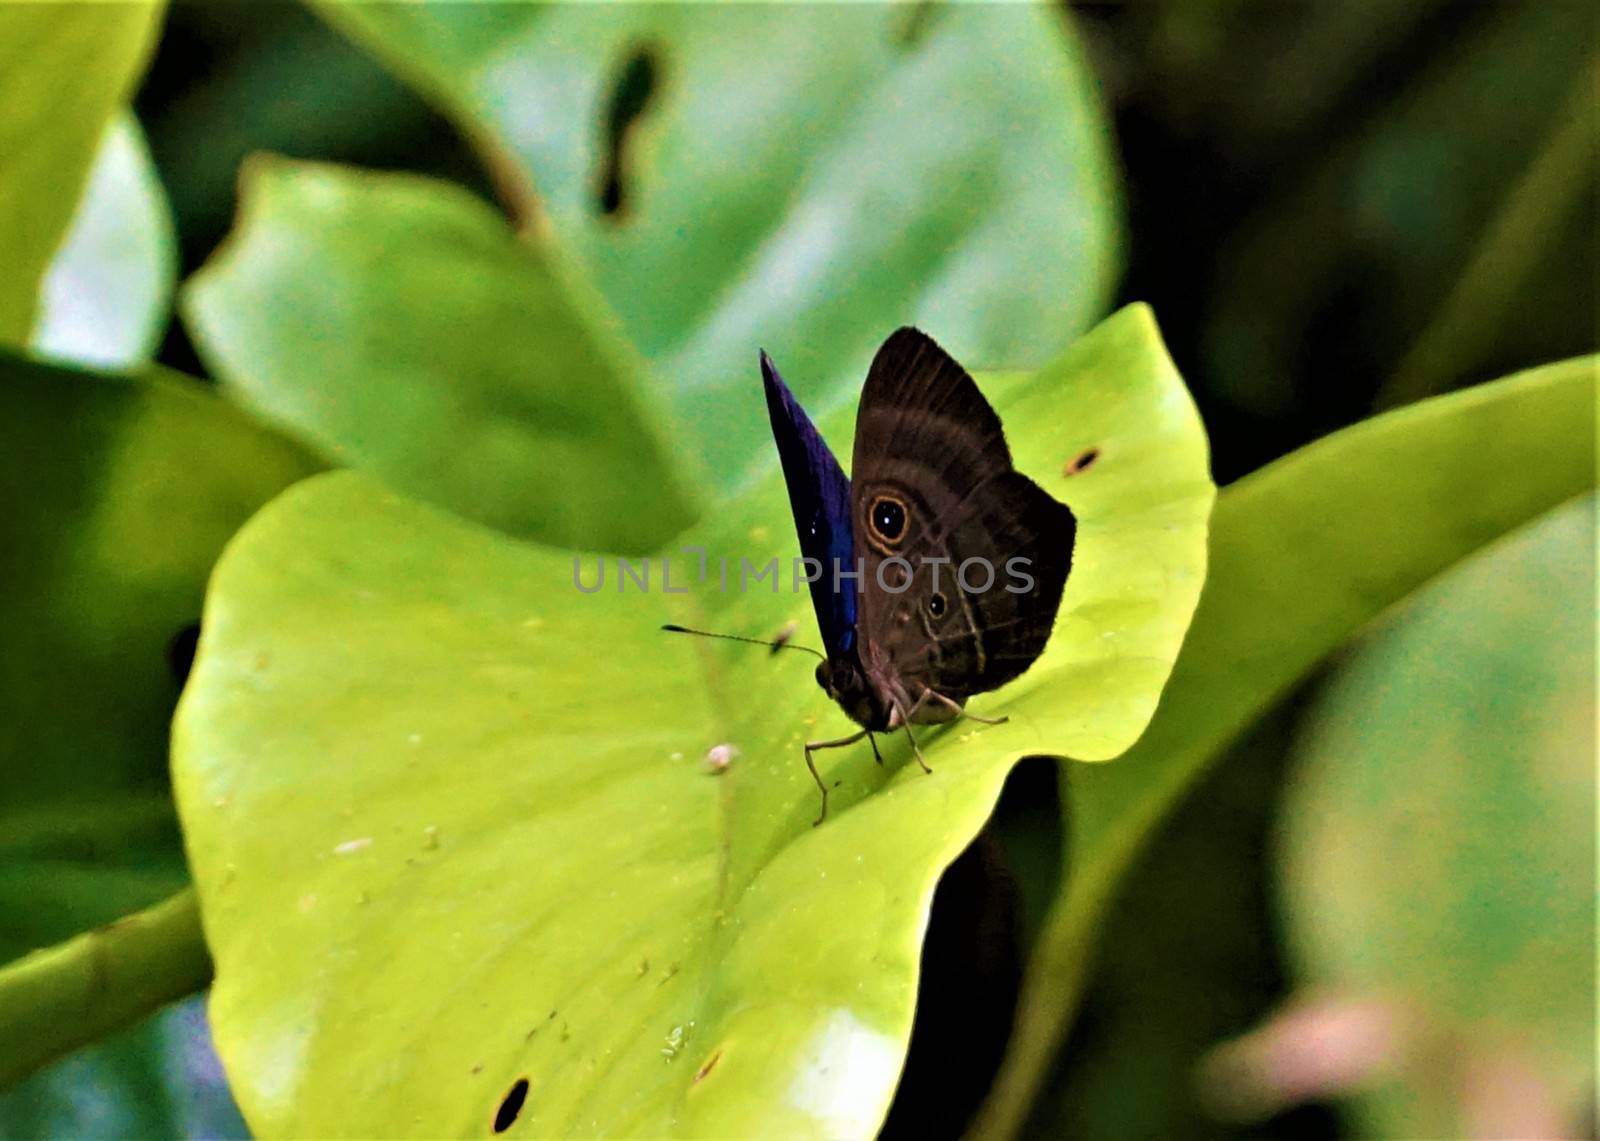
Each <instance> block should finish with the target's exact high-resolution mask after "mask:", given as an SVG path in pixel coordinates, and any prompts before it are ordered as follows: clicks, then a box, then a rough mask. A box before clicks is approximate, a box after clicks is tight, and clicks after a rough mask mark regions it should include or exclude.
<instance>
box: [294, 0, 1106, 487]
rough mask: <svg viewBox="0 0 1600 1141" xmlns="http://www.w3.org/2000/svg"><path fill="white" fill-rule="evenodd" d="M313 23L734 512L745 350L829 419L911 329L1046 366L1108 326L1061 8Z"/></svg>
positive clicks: (746, 388) (656, 11)
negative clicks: (361, 58)
mask: <svg viewBox="0 0 1600 1141" xmlns="http://www.w3.org/2000/svg"><path fill="white" fill-rule="evenodd" d="M317 7H318V10H319V11H320V12H321V13H322V14H323V15H324V16H326V17H327V19H328V20H329V21H330V22H332V23H333V24H335V25H336V26H337V27H339V28H341V29H342V30H344V31H345V32H347V33H348V34H349V35H350V36H351V37H352V38H353V39H355V40H356V41H357V42H358V43H361V44H363V45H365V46H367V47H369V48H370V49H371V50H373V51H374V52H375V53H377V54H378V55H380V56H381V57H382V58H384V59H385V60H387V61H388V62H389V63H390V65H391V66H392V67H393V68H394V69H395V70H396V71H397V72H398V73H399V74H401V75H402V76H406V77H409V78H410V79H411V80H412V81H413V82H414V83H415V84H416V85H417V86H418V87H419V88H420V89H422V90H423V91H424V92H426V93H427V94H428V95H430V96H431V97H432V98H433V99H434V100H435V101H436V102H437V103H438V104H439V105H440V106H441V107H442V108H443V109H444V110H445V111H446V113H447V114H449V115H451V116H452V117H453V118H454V119H455V120H456V121H457V122H458V123H459V124H460V125H461V127H462V130H463V131H464V132H465V133H466V134H467V135H468V137H470V138H472V139H474V140H476V141H478V142H479V143H480V144H481V146H482V148H483V150H484V151H485V154H486V157H487V159H488V161H489V163H490V165H491V167H492V172H493V173H494V174H495V176H496V178H497V182H498V184H499V185H500V186H501V187H502V192H503V196H504V197H505V198H506V199H507V201H508V204H509V205H510V206H511V208H512V210H513V213H514V214H516V215H517V216H518V218H519V220H520V221H521V222H522V223H523V224H524V225H525V227H526V229H527V230H528V231H529V232H530V233H532V234H535V235H544V234H546V233H547V232H548V229H549V228H553V229H554V232H555V234H556V236H557V237H558V238H559V240H560V242H561V244H562V245H563V247H564V248H566V249H568V250H570V251H571V252H572V253H573V255H574V257H575V260H576V261H577V263H578V264H579V265H581V266H582V267H583V269H584V270H585V272H586V273H587V274H588V275H589V276H590V277H591V279H592V280H593V281H594V283H595V284H596V285H597V286H598V288H599V290H600V292H601V293H602V294H603V295H604V296H605V297H606V299H607V301H608V302H609V303H610V305H611V307H612V308H613V309H614V310H615V311H616V312H617V314H618V315H619V316H620V318H621V320H622V324H623V327H624V329H625V330H626V331H627V334H628V336H629V337H630V338H631V339H632V341H633V343H634V344H635V345H637V346H638V348H639V350H640V351H641V352H642V353H643V355H644V356H645V357H646V358H647V359H648V360H649V361H650V363H651V364H652V365H653V366H654V368H655V369H656V371H657V372H658V373H659V374H660V375H661V376H662V377H663V378H664V379H665V380H666V382H667V385H668V388H669V390H670V392H671V395H672V399H673V401H674V407H675V410H676V411H677V413H678V420H679V424H680V426H681V428H682V430H684V431H686V432H688V433H690V434H691V436H692V438H693V441H694V448H693V450H694V451H695V452H696V453H698V454H702V455H704V457H705V458H706V461H707V463H708V465H709V469H710V472H711V476H712V478H713V479H714V480H715V481H716V482H717V484H718V485H719V486H721V487H723V488H728V487H732V486H734V485H735V484H737V483H738V482H739V481H740V479H741V477H742V476H744V475H745V474H746V472H747V471H749V470H753V469H760V468H764V466H765V458H766V455H767V449H768V447H769V444H768V442H767V439H766V425H765V420H764V418H763V416H762V411H763V410H762V407H761V399H760V395H759V393H758V392H757V391H756V390H755V389H754V388H753V387H752V386H751V385H750V384H749V383H748V376H749V369H750V361H751V354H752V350H753V346H754V345H756V344H760V345H764V346H765V347H766V348H768V349H769V350H771V351H772V353H773V354H774V356H775V357H776V358H777V359H778V360H781V361H783V362H785V365H784V368H785V376H786V377H789V378H792V383H793V385H794V387H795V389H796V391H797V392H798V393H799V394H800V396H801V398H802V399H803V400H804V401H805V402H806V403H807V404H808V405H809V406H811V407H813V408H815V409H817V410H818V411H820V412H827V411H829V410H831V409H836V408H839V407H842V406H844V405H846V404H850V403H853V399H854V394H855V393H856V392H857V391H858V386H859V384H860V380H861V377H862V375H863V372H864V369H865V367H866V364H867V361H868V359H869V358H870V355H871V353H872V351H873V350H874V349H875V348H876V347H877V344H878V342H879V341H880V340H881V339H882V337H883V335H884V331H885V330H887V329H892V328H894V327H895V326H896V325H899V324H903V323H906V322H916V323H918V324H921V325H923V326H924V327H925V328H929V329H933V330H935V331H937V334H938V336H939V338H940V339H941V341H942V342H943V343H944V344H945V345H946V347H947V348H949V349H950V350H951V351H952V352H953V353H954V354H955V356H956V357H957V359H960V360H962V361H966V362H968V363H969V364H971V365H972V366H975V367H980V368H1001V367H1035V366H1038V365H1040V364H1042V363H1044V361H1046V360H1047V359H1049V358H1050V356H1051V355H1052V354H1053V353H1055V352H1056V351H1058V350H1059V349H1060V348H1061V347H1062V346H1063V345H1064V344H1065V343H1066V342H1067V341H1069V340H1070V339H1071V338H1072V336H1073V335H1074V334H1075V333H1077V332H1080V331H1081V330H1083V329H1084V328H1086V327H1087V326H1088V325H1089V324H1090V323H1091V322H1092V321H1094V320H1095V319H1096V318H1097V317H1098V316H1099V315H1100V314H1101V313H1102V312H1103V311H1104V307H1105V306H1106V304H1107V302H1108V300H1109V297H1110V294H1111V289H1112V286H1113V277H1114V262H1115V256H1116V255H1115V248H1116V244H1117V234H1116V231H1117V214H1116V208H1115V204H1114V201H1115V191H1114V182H1115V176H1114V174H1113V173H1112V159H1111V154H1110V149H1109V144H1108V136H1107V132H1106V128H1105V125H1104V123H1103V120H1102V117H1101V114H1100V110H1099V107H1098V105H1097V102H1096V98H1095V94H1094V82H1093V79H1092V77H1091V75H1090V73H1089V71H1088V69H1087V67H1086V66H1085V64H1084V61H1083V58H1082V56H1081V54H1080V52H1079V50H1078V48H1077V45H1076V42H1075V40H1074V39H1073V37H1072V36H1071V34H1070V31H1069V29H1068V28H1067V27H1066V26H1065V25H1064V23H1063V17H1062V16H1061V14H1060V13H1059V12H1058V11H1056V10H1054V9H1052V8H1049V7H1046V6H1043V5H1032V6H1003V7H981V8H978V7H966V6H959V5H952V6H932V5H926V6H922V5H919V6H887V5H828V4H789V5H777V4H774V5H736V6H720V7H715V8H711V7H696V6H692V5H661V4H627V5H620V4H619V5H605V6H589V5H541V6H513V5H479V6H469V5H460V4H436V5H406V6H399V5H345V4H319V5H317ZM535 191H537V200H536V199H535ZM613 207H614V208H613Z"/></svg>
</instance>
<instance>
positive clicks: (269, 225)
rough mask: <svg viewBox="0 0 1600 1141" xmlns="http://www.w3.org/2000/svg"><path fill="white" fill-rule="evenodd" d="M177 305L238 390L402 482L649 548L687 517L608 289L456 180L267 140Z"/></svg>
mask: <svg viewBox="0 0 1600 1141" xmlns="http://www.w3.org/2000/svg"><path fill="white" fill-rule="evenodd" d="M184 307H185V311H186V313H187V315H188V317H189V324H190V327H191V328H192V329H193V330H194V331H195V336H196V340H197V343H198V345H199V347H200V348H201V349H202V351H204V352H205V355H206V357H207V359H208V360H209V362H210V363H211V364H212V366H213V368H214V369H215V371H216V372H218V373H219V374H220V375H221V376H222V377H223V378H224V383H225V386H226V387H227V388H229V389H231V390H232V391H233V392H235V393H236V394H237V395H238V396H239V397H240V399H241V400H242V402H244V403H246V404H248V405H250V406H251V407H254V408H256V409H259V410H260V411H261V412H263V413H265V414H266V415H267V416H268V417H270V418H272V419H274V420H276V421H278V422H280V423H282V424H285V425H288V426H290V427H291V428H292V429H293V430H295V431H296V432H298V433H299V434H300V435H301V436H303V437H304V438H305V439H307V440H308V441H310V442H312V443H314V444H315V445H316V446H318V447H319V448H320V449H322V450H323V451H324V452H325V453H326V454H328V455H330V456H333V457H336V458H337V459H338V460H339V461H341V462H342V463H344V464H347V465H350V466H353V467H358V468H362V469H364V470H370V471H372V472H374V473H375V474H377V475H378V476H380V477H381V478H383V479H384V480H386V481H387V482H388V483H390V484H391V485H392V486H393V487H395V488H396V489H398V490H400V491H403V492H406V493H407V494H410V495H413V496H416V497H417V498H420V499H423V500H426V501H429V502H432V503H436V504H440V505H442V506H445V507H449V508H450V509H452V510H454V511H457V512H458V513H460V514H462V515H465V516H467V517H468V518H471V519H476V520H478V521H480V522H485V523H489V524H491V525H493V526H497V527H500V528H502V529H504V530H507V531H510V532H512V533H513V534H516V535H521V536H527V537H533V538H536V539H540V540H542V541H545V542H551V543H556V544H563V545H570V546H587V547H592V548H594V549H598V550H622V551H642V550H649V549H650V548H651V547H653V546H654V545H655V544H657V543H661V542H664V541H665V540H666V539H667V538H669V537H670V536H672V535H675V534H677V533H678V532H679V531H681V530H682V529H683V528H684V527H685V526H687V525H688V523H689V522H690V520H691V518H692V512H691V506H690V500H689V491H688V488H689V487H690V486H692V483H693V481H692V480H691V479H689V478H686V476H685V469H686V468H687V466H688V465H687V463H686V462H685V461H684V460H682V459H680V458H679V457H677V456H675V455H673V454H672V452H671V450H670V445H669V444H668V443H667V439H666V426H665V424H664V422H663V419H664V418H663V417H662V415H661V413H660V412H659V410H657V409H655V408H654V407H653V406H652V403H651V401H650V400H649V398H648V397H649V393H648V391H647V388H646V386H645V385H644V384H643V383H641V374H642V365H641V362H639V361H638V360H637V359H636V358H635V356H634V355H633V353H632V351H631V349H630V348H629V347H628V346H627V344H626V342H624V341H622V340H621V338H620V337H619V336H618V335H617V332H616V330H615V327H614V326H615V322H614V320H613V319H611V318H609V317H608V316H607V314H606V312H605V306H604V304H603V303H602V302H601V301H600V300H599V299H598V298H596V297H594V296H592V295H591V294H590V293H589V292H588V291H587V290H586V289H585V288H584V287H583V283H582V282H581V280H579V279H577V278H575V277H574V276H573V275H572V274H571V273H570V272H569V271H568V270H567V268H566V267H565V266H564V265H563V263H562V259H561V257H560V255H559V253H558V252H557V251H556V250H554V249H550V248H548V247H546V246H533V245H525V244H523V243H521V242H518V241H516V240H515V239H514V238H513V237H512V234H511V231H510V229H509V228H508V227H507V226H506V224H505V222H504V220H502V219H501V218H500V217H499V216H498V215H496V214H495V212H494V211H493V210H491V209H490V208H489V207H488V206H486V205H485V204H483V203H482V202H480V201H478V200H477V199H476V198H474V197H473V196H472V195H471V194H469V193H467V192H466V191H464V190H461V189H460V188H458V187H455V186H452V185H450V184H448V183H443V182H436V181H433V180H431V179H424V178H419V177H416V176H412V175H395V174H375V173H370V172H363V171H358V170H354V169H350V168H343V167H336V166H326V165H320V164H310V163H296V162H289V161H285V160H281V159H271V158H260V159H257V160H256V161H255V162H253V163H252V164H251V165H250V166H249V168H248V169H247V172H246V176H245V180H244V201H243V207H242V210H241V217H240V222H239V227H238V229H237V231H236V232H235V234H234V235H233V238H232V239H231V240H230V242H229V243H228V244H227V245H226V246H224V247H223V251H222V253H221V254H220V255H219V256H218V257H217V258H216V259H214V260H213V261H212V262H211V263H210V264H209V265H208V266H207V267H206V268H204V269H202V270H201V271H200V273H198V274H196V275H195V277H194V278H193V279H191V280H190V282H189V283H188V284H187V285H186V286H185V289H184Z"/></svg>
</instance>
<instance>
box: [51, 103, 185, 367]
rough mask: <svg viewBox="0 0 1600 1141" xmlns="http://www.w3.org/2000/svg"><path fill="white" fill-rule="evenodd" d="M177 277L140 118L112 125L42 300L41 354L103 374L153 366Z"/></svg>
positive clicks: (173, 245) (167, 218) (168, 221)
mask: <svg viewBox="0 0 1600 1141" xmlns="http://www.w3.org/2000/svg"><path fill="white" fill-rule="evenodd" d="M177 277H178V248H177V238H176V236H175V235H174V233H173V229H172V215H171V212H170V211H169V209H168V207H167V199H166V193H165V192H164V191H163V190H162V188H161V182H160V180H159V179H158V178H157V177H156V169H155V164H154V163H153V162H152V160H151V158H150V151H149V149H148V148H147V147H146V145H145V140H144V133H143V132H142V131H141V130H140V129H139V121H138V120H137V119H135V118H134V117H133V113H132V112H131V111H127V110H124V111H123V112H122V113H121V114H120V115H118V116H117V117H116V118H114V119H112V120H111V122H110V123H109V124H107V126H106V131H105V137H104V138H103V139H102V140H101V143H100V153H99V155H98V156H97V157H96V158H95V163H94V169H93V170H92V171H91V172H90V175H89V186H88V189H87V190H85V191H84V195H83V198H82V200H81V201H80V202H79V203H78V212H77V214H76V216H74V218H73V220H72V225H71V228H70V229H69V230H68V231H67V236H66V240H65V241H64V242H63V243H62V246H61V249H60V251H59V252H58V253H57V254H56V257H55V260H54V261H53V262H51V264H50V269H49V272H47V273H46V274H45V278H44V283H43V287H42V291H41V294H40V298H39V313H38V319H37V321H36V322H35V324H34V327H33V337H32V340H31V347H32V348H33V350H34V351H35V352H36V353H40V354H43V355H45V356H52V357H58V358H61V359H64V360H71V361H76V362H78V363H81V364H86V365H93V366H98V367H101V368H126V367H130V366H132V365H136V364H139V363H141V362H143V361H146V360H149V359H150V357H151V355H152V354H153V353H154V352H155V350H156V346H157V345H158V344H160V342H161V337H162V334H163V333H164V332H165V331H166V327H167V316H168V313H169V309H168V307H169V305H170V304H171V302H172V288H173V285H174V284H175V283H176V281H177Z"/></svg>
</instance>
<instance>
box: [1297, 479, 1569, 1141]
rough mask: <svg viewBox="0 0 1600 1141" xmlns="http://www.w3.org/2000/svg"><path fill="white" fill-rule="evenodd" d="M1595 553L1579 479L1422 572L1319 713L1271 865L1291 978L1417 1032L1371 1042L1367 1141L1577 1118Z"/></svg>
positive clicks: (1524, 1130) (1515, 1128)
mask: <svg viewBox="0 0 1600 1141" xmlns="http://www.w3.org/2000/svg"><path fill="white" fill-rule="evenodd" d="M1594 550H1595V499H1594V497H1593V496H1585V497H1583V498H1580V499H1578V500H1575V501H1573V502H1571V503H1569V504H1567V505H1566V506H1564V507H1561V508H1560V509H1558V510H1556V511H1553V512H1551V513H1549V514H1547V515H1545V516H1543V517H1542V518H1541V519H1539V520H1538V521H1537V522H1536V523H1533V524H1531V525H1529V526H1527V527H1525V528H1523V529H1522V530H1521V531H1519V532H1517V533H1516V534H1515V535H1512V536H1510V537H1509V538H1507V539H1505V540H1503V541H1501V542H1499V543H1497V544H1495V545H1494V546H1493V547H1491V548H1489V549H1488V550H1486V551H1484V552H1483V553H1482V554H1480V555H1479V556H1477V557H1476V558H1473V559H1470V560H1468V561H1467V562H1465V563H1464V564H1462V565H1461V566H1460V567H1458V568H1456V569H1455V570H1453V571H1452V572H1451V573H1450V574H1449V575H1448V576H1446V577H1444V578H1442V579H1440V580H1439V581H1437V582H1434V583H1432V584H1430V585H1429V587H1428V588H1427V589H1426V590H1425V591H1423V592H1421V593H1420V594H1419V595H1418V597H1416V598H1415V599H1413V600H1411V601H1409V602H1408V603H1407V605H1406V606H1405V607H1404V608H1402V609H1401V610H1400V611H1399V612H1397V613H1396V614H1394V615H1393V616H1391V617H1390V618H1389V619H1388V620H1387V621H1386V622H1385V623H1384V624H1383V626H1382V627H1381V628H1379V629H1378V630H1377V631H1375V632H1374V633H1373V634H1372V635H1370V636H1369V637H1368V638H1367V639H1365V640H1364V642H1363V643H1362V644H1361V645H1360V646H1359V647H1358V648H1357V649H1356V650H1355V651H1354V652H1353V653H1352V654H1351V655H1350V657H1349V659H1348V660H1347V661H1346V662H1345V663H1344V664H1343V665H1341V667H1340V668H1339V669H1338V671H1337V672H1336V673H1335V674H1334V675H1333V677H1332V679H1331V680H1330V682H1329V684H1328V685H1327V686H1326V687H1325V688H1324V689H1323V691H1322V692H1321V694H1320V695H1319V696H1318V698H1317V700H1316V702H1315V704H1314V705H1313V706H1312V708H1311V710H1310V713H1309V717H1308V718H1307V721H1306V723H1305V726H1304V729H1303V731H1302V735H1301V741H1300V745H1299V747H1298V749H1297V750H1296V754H1297V755H1296V756H1295V759H1294V764H1293V767H1292V769H1291V770H1290V772H1289V775H1288V784H1287V786H1286V799H1285V803H1284V810H1283V813H1284V814H1283V821H1282V854H1281V859H1280V862H1279V864H1278V875H1279V894H1280V898H1281V900H1282V906H1283V908H1284V912H1285V917H1286V920H1287V933H1288V937H1289V946H1290V949H1291V952H1292V955H1293V960H1294V963H1295V980H1296V982H1297V984H1298V985H1300V986H1302V987H1308V988H1312V989H1313V990H1314V991H1316V992H1322V993H1333V994H1342V995H1351V996H1358V997H1367V996H1372V997H1375V998H1377V999H1378V1000H1380V1001H1382V1002H1384V1003H1386V1004H1388V1005H1390V1006H1392V1007H1393V1008H1394V1009H1395V1010H1396V1012H1397V1014H1398V1016H1399V1017H1400V1018H1401V1019H1403V1020H1405V1021H1406V1022H1408V1023H1410V1024H1411V1026H1412V1028H1411V1030H1410V1034H1411V1036H1412V1040H1411V1041H1409V1042H1407V1043H1406V1044H1405V1045H1403V1046H1402V1047H1401V1048H1400V1057H1399V1059H1398V1060H1397V1062H1396V1063H1394V1065H1395V1069H1396V1070H1397V1072H1389V1068H1388V1066H1386V1065H1384V1062H1385V1060H1384V1059H1371V1062H1372V1063H1373V1065H1374V1066H1375V1067H1376V1068H1377V1069H1378V1072H1377V1073H1374V1074H1373V1075H1372V1080H1373V1082H1374V1084H1375V1086H1376V1088H1373V1089H1371V1090H1370V1091H1369V1092H1366V1093H1364V1094H1363V1095H1362V1096H1360V1097H1359V1098H1358V1099H1356V1101H1355V1102H1354V1103H1353V1109H1354V1111H1355V1116H1354V1121H1355V1125H1356V1128H1357V1132H1358V1133H1359V1134H1360V1135H1362V1136H1370V1137H1427V1136H1434V1137H1447V1136H1475V1137H1491V1136H1551V1135H1556V1132H1555V1131H1559V1135H1563V1136H1577V1135H1580V1134H1581V1133H1582V1132H1583V1130H1584V1128H1585V1123H1584V1118H1585V1116H1586V1113H1587V1110H1588V1108H1589V1106H1590V1104H1591V1101H1590V1099H1591V1098H1592V1096H1593V1092H1594V1084H1593V1083H1594V1076H1595V1074H1594V1046H1595V1039H1594V971H1595V957H1594V935H1595V911H1594V905H1595V835H1594V804H1595V673H1594V623H1593V617H1594V601H1595V581H1594V574H1593V557H1594ZM1402 869H1403V873H1402V871H1401V870H1402Z"/></svg>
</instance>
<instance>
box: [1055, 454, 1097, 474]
mask: <svg viewBox="0 0 1600 1141" xmlns="http://www.w3.org/2000/svg"><path fill="white" fill-rule="evenodd" d="M1099 458H1100V449H1099V448H1084V449H1083V451H1081V452H1079V453H1078V454H1077V455H1075V456H1073V457H1072V458H1071V459H1070V460H1068V461H1067V466H1066V467H1064V468H1062V469H1061V474H1062V475H1077V474H1078V473H1079V472H1081V471H1085V470H1087V469H1088V467H1089V465H1090V464H1092V463H1094V461H1095V460H1097V459H1099Z"/></svg>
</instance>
